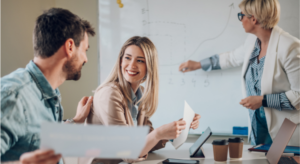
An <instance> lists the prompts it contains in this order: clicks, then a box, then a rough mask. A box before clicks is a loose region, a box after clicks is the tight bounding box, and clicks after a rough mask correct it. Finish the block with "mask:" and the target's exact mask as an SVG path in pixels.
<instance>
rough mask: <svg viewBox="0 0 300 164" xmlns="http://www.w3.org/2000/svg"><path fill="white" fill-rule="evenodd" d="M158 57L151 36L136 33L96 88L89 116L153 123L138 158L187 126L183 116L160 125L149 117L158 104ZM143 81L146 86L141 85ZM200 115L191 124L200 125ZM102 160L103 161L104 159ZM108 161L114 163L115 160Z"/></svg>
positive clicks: (115, 121) (100, 120)
mask: <svg viewBox="0 0 300 164" xmlns="http://www.w3.org/2000/svg"><path fill="white" fill-rule="evenodd" d="M157 58H158V57H157V51H156V48H155V46H154V44H153V43H152V42H151V41H150V40H149V39H148V38H146V37H139V36H135V37H132V38H130V39H128V40H127V41H126V42H125V43H124V45H123V47H122V49H121V51H120V54H119V57H118V60H117V62H116V64H115V66H114V68H113V70H112V72H111V73H110V75H109V77H108V78H107V79H106V81H105V82H104V83H103V84H102V85H100V86H99V87H98V88H97V89H96V92H95V95H94V102H93V109H91V112H90V114H89V116H88V119H87V122H88V123H89V124H101V125H126V126H145V125H146V126H149V127H150V132H149V134H148V136H147V141H146V145H145V147H144V149H143V150H142V152H141V154H140V158H139V159H138V160H143V159H145V158H146V157H147V154H148V152H149V151H154V150H157V149H160V148H163V147H165V144H166V142H167V141H168V140H170V139H174V138H177V137H178V136H179V135H180V133H181V130H183V129H185V121H183V120H179V121H174V122H171V123H169V124H165V125H162V126H161V127H159V128H157V129H153V127H152V123H151V122H150V120H149V118H150V117H151V116H152V115H153V114H154V112H155V111H156V108H157V105H158V85H159V81H158V60H157ZM143 82H145V88H144V87H142V86H140V84H141V83H143ZM164 117H166V116H161V118H162V119H163V118H164ZM199 119H200V115H198V114H196V115H195V117H194V121H193V122H192V124H191V128H193V129H196V128H198V124H199ZM96 160H98V159H95V160H94V161H96ZM99 160H100V161H101V162H103V159H99ZM106 162H107V163H113V162H112V161H111V160H110V161H109V160H106ZM115 162H118V161H116V160H115ZM119 162H120V161H119ZM131 162H132V161H131ZM104 163H105V162H104Z"/></svg>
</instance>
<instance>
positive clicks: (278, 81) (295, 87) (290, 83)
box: [219, 26, 300, 146]
mask: <svg viewBox="0 0 300 164" xmlns="http://www.w3.org/2000/svg"><path fill="white" fill-rule="evenodd" d="M256 39H257V37H256V36H255V35H252V34H250V35H249V36H248V38H247V40H246V42H245V43H244V45H243V46H241V47H239V48H237V49H235V50H233V51H231V52H228V53H223V54H219V62H220V66H221V69H225V68H230V67H236V66H240V65H242V64H243V68H242V91H243V96H244V97H246V96H247V95H246V86H245V78H244V76H245V73H246V71H247V68H248V64H249V59H250V56H251V53H252V51H253V49H254V45H255V42H256ZM282 92H285V94H286V96H287V98H288V99H289V101H290V103H291V104H292V105H293V106H294V107H295V108H296V110H282V111H279V110H277V109H272V108H266V107H265V108H264V109H265V114H266V120H267V124H268V130H269V133H270V135H271V137H272V139H274V138H275V136H276V134H277V132H278V130H279V128H280V126H281V124H282V123H283V120H284V119H285V118H288V119H290V120H292V121H293V122H294V123H297V124H298V126H297V128H296V130H295V132H294V134H293V136H292V138H291V140H290V142H289V145H297V146H300V125H299V123H300V111H299V110H300V41H299V39H297V38H295V37H293V36H291V35H290V34H288V33H287V32H285V31H283V30H282V29H281V28H279V27H278V26H275V27H274V28H273V30H272V33H271V37H270V41H269V45H268V49H267V53H266V58H265V63H264V70H263V74H262V80H261V94H262V95H266V94H274V93H282ZM249 125H251V121H250V120H249ZM250 127H251V126H250ZM250 132H251V128H249V134H250Z"/></svg>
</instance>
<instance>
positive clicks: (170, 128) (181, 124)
mask: <svg viewBox="0 0 300 164" xmlns="http://www.w3.org/2000/svg"><path fill="white" fill-rule="evenodd" d="M185 124H186V123H185V121H183V120H181V121H174V122H171V123H169V124H165V125H163V126H161V127H159V128H157V129H156V130H157V134H156V137H157V138H158V139H159V140H162V139H166V140H169V139H175V138H177V137H178V136H179V135H180V134H181V131H182V130H184V129H185Z"/></svg>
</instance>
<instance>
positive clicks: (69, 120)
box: [66, 118, 75, 124]
mask: <svg viewBox="0 0 300 164" xmlns="http://www.w3.org/2000/svg"><path fill="white" fill-rule="evenodd" d="M66 121H67V122H68V123H72V124H74V123H75V122H74V120H73V119H72V118H71V119H69V118H68V119H67V120H66Z"/></svg>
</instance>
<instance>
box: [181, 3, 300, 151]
mask: <svg viewBox="0 0 300 164" xmlns="http://www.w3.org/2000/svg"><path fill="white" fill-rule="evenodd" d="M239 7H240V9H241V11H242V12H240V13H238V18H239V20H240V21H241V22H242V24H243V27H244V29H245V31H246V32H247V33H250V35H249V36H248V38H247V40H246V41H245V43H244V45H243V46H241V47H239V48H237V49H235V50H233V51H230V52H227V53H223V54H217V55H214V56H212V57H210V58H207V59H204V60H201V61H200V62H196V61H187V62H185V63H182V64H181V65H180V67H179V70H180V71H183V72H188V71H193V70H196V69H201V68H202V69H203V70H205V71H210V70H217V69H226V68H230V67H237V66H241V65H242V64H243V67H242V81H243V82H242V86H243V96H244V97H246V98H244V99H242V100H241V102H240V104H241V105H243V106H244V107H246V108H248V109H249V118H250V119H249V120H250V124H251V128H249V131H250V133H249V135H250V140H251V144H253V145H258V144H262V143H264V144H271V143H272V139H274V137H275V136H276V134H277V132H278V130H279V128H280V126H281V124H282V122H283V120H284V119H285V118H288V119H290V120H292V121H294V122H295V123H299V119H300V118H299V116H300V112H299V109H300V59H299V58H298V57H299V56H300V41H299V39H297V38H295V37H293V36H291V35H290V34H288V33H287V32H285V31H283V30H282V29H281V28H279V27H278V26H276V24H277V23H278V21H279V16H280V5H279V3H278V1H277V0H243V1H242V2H241V3H240V5H239ZM252 34H253V35H252ZM297 56H298V57H297ZM299 129H300V128H299V125H298V126H297V128H296V130H295V132H294V134H293V136H292V138H291V140H290V142H289V145H296V146H299V145H300V140H299V133H300V131H299Z"/></svg>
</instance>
